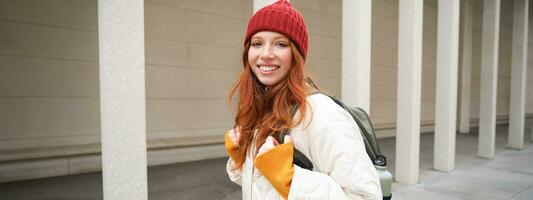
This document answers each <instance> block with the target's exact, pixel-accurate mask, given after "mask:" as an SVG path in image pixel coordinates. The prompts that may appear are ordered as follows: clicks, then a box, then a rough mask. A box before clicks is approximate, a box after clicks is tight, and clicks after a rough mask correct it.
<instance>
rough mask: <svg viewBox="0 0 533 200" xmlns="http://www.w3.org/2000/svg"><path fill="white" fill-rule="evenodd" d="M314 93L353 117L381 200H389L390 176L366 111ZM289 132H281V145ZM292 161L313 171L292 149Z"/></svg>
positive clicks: (306, 160) (297, 152)
mask: <svg viewBox="0 0 533 200" xmlns="http://www.w3.org/2000/svg"><path fill="white" fill-rule="evenodd" d="M316 93H320V94H323V95H326V96H328V97H329V98H331V100H333V101H334V102H335V103H336V104H337V105H339V106H340V107H341V108H343V109H344V110H346V112H348V113H350V115H351V116H352V117H353V119H354V120H355V122H356V123H357V126H359V129H360V130H361V136H362V137H363V142H364V144H365V149H366V153H367V154H368V157H369V158H370V160H371V161H372V163H373V164H374V167H375V168H376V170H377V172H378V175H379V181H380V183H381V191H382V194H383V199H384V200H385V199H386V200H389V199H391V197H392V193H391V186H392V174H391V173H390V172H389V171H388V170H387V158H386V157H385V155H383V154H382V153H381V150H380V149H379V145H378V141H377V139H376V134H375V132H374V126H373V125H372V121H370V117H369V116H368V114H367V113H366V111H365V110H363V109H362V108H359V107H349V106H347V105H346V104H344V103H343V102H342V101H341V100H340V99H338V98H336V97H334V96H331V95H328V94H326V93H323V92H316ZM316 93H315V94H316ZM297 110H298V109H297V108H295V109H294V110H293V114H296V111H297ZM289 132H290V130H288V129H286V130H283V131H282V132H281V134H280V135H279V138H278V140H279V142H280V144H282V143H283V139H284V137H285V135H287V134H289ZM293 160H294V161H293V163H294V164H295V165H298V166H300V167H302V168H304V169H308V170H312V169H313V163H312V162H311V161H310V160H309V158H307V157H306V156H305V155H304V154H303V153H302V152H300V151H298V150H297V149H294V159H293Z"/></svg>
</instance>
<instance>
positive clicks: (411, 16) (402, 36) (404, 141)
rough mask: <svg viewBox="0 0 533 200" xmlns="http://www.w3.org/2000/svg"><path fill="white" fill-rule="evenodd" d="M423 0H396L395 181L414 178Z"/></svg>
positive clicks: (416, 176)
mask: <svg viewBox="0 0 533 200" xmlns="http://www.w3.org/2000/svg"><path fill="white" fill-rule="evenodd" d="M423 6H424V1H423V0H400V2H399V7H400V9H399V24H398V102H397V115H396V169H395V171H396V174H395V179H396V181H397V182H399V183H405V184H415V183H417V182H418V173H419V161H420V156H419V153H420V103H421V102H420V90H421V73H422V17H423Z"/></svg>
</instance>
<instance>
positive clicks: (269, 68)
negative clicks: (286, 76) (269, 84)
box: [259, 66, 278, 72]
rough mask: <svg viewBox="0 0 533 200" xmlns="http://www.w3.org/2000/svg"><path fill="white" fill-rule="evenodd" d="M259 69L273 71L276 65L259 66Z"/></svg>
mask: <svg viewBox="0 0 533 200" xmlns="http://www.w3.org/2000/svg"><path fill="white" fill-rule="evenodd" d="M259 69H261V71H265V72H269V71H274V70H276V69H278V67H275V66H259Z"/></svg>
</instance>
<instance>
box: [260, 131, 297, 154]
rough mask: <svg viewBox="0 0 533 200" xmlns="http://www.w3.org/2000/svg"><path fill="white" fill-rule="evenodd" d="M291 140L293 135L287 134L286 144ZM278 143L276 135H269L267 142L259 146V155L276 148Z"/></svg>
mask: <svg viewBox="0 0 533 200" xmlns="http://www.w3.org/2000/svg"><path fill="white" fill-rule="evenodd" d="M290 142H292V139H291V137H290V136H288V135H286V136H285V138H284V144H287V143H290ZM278 145H279V143H278V141H277V140H276V139H274V137H272V136H268V137H267V139H266V140H265V143H264V144H263V145H262V146H261V148H259V152H257V156H259V155H261V154H263V153H265V152H267V151H268V150H271V149H273V148H275V147H276V146H278Z"/></svg>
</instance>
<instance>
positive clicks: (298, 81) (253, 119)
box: [228, 41, 310, 168]
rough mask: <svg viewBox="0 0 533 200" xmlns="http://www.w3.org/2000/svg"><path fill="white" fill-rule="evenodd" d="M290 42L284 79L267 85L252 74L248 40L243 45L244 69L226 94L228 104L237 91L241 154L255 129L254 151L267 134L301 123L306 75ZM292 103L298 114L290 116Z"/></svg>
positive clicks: (304, 104)
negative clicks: (288, 67)
mask: <svg viewBox="0 0 533 200" xmlns="http://www.w3.org/2000/svg"><path fill="white" fill-rule="evenodd" d="M289 46H290V48H291V50H292V64H291V67H290V69H289V72H288V73H287V76H286V77H285V78H284V79H282V80H281V81H280V82H279V83H277V84H276V85H274V86H270V87H268V89H266V87H265V86H264V85H263V84H261V82H259V80H258V79H257V78H256V77H255V75H254V74H253V72H252V70H251V67H250V64H249V63H248V50H249V49H250V43H248V44H246V46H245V48H244V51H243V56H242V61H243V67H244V69H243V70H242V72H241V74H240V77H239V78H238V79H237V81H236V82H235V83H234V84H233V86H232V88H231V90H230V93H229V95H228V102H229V103H230V105H231V101H232V99H233V97H234V96H235V95H236V94H237V93H238V100H239V101H238V104H237V115H236V117H235V125H234V128H237V127H240V131H241V135H240V139H239V141H238V143H239V144H238V146H239V148H238V153H239V154H240V155H241V156H243V158H244V157H246V152H247V150H248V148H249V147H250V145H252V142H254V132H255V131H256V130H257V134H256V136H255V142H256V144H255V147H256V148H255V149H254V151H255V152H257V151H258V150H259V147H261V145H262V144H263V143H264V142H265V140H266V138H267V137H268V136H270V135H272V136H274V138H278V136H279V134H280V132H281V130H283V129H287V128H294V127H296V126H298V125H299V124H301V123H302V121H303V116H305V113H306V112H307V109H306V100H305V98H306V97H307V90H306V80H308V79H309V78H308V77H307V73H306V72H305V68H304V62H305V60H304V58H303V56H302V54H300V52H299V51H298V49H297V48H296V45H295V44H294V43H292V41H291V42H290V45H289ZM309 80H310V79H309ZM294 106H297V107H298V110H299V115H298V116H296V117H295V118H294V119H293V113H292V110H293V108H294ZM235 164H236V167H237V168H242V165H243V164H244V160H242V161H237V163H235Z"/></svg>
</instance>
